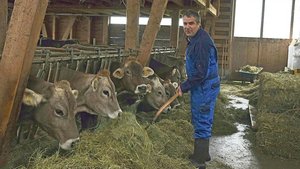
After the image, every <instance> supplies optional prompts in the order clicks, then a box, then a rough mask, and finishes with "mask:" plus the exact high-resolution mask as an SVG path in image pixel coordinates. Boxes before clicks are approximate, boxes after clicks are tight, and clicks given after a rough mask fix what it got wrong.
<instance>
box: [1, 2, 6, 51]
mask: <svg viewBox="0 0 300 169" xmlns="http://www.w3.org/2000/svg"><path fill="white" fill-rule="evenodd" d="M7 17H8V4H7V0H1V1H0V54H1V53H2V50H3V47H4V42H5V37H6V30H7Z"/></svg>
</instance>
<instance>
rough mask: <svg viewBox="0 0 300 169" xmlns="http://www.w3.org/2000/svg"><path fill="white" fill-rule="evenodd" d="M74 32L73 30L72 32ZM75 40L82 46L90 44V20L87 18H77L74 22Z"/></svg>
mask: <svg viewBox="0 0 300 169" xmlns="http://www.w3.org/2000/svg"><path fill="white" fill-rule="evenodd" d="M73 31H74V30H73ZM73 33H74V34H75V38H76V39H78V40H79V41H80V43H83V44H90V42H91V18H90V17H88V16H80V17H78V21H76V29H75V32H73Z"/></svg>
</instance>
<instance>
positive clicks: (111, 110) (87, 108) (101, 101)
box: [58, 67, 122, 119]
mask: <svg viewBox="0 0 300 169" xmlns="http://www.w3.org/2000/svg"><path fill="white" fill-rule="evenodd" d="M58 79H59V80H68V81H69V82H70V84H71V87H72V88H73V89H76V90H78V91H79V96H78V98H77V109H76V112H87V113H89V114H93V115H101V116H108V117H109V118H112V119H114V118H116V117H118V115H119V113H121V112H122V110H121V108H120V106H119V103H118V100H117V97H116V94H115V85H114V83H113V82H112V81H111V79H110V74H109V72H108V71H107V70H102V71H100V72H99V73H98V74H96V75H95V74H87V73H82V72H78V71H75V70H71V69H68V68H64V67H62V68H61V69H60V73H59V76H58Z"/></svg>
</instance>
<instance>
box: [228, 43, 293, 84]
mask: <svg viewBox="0 0 300 169" xmlns="http://www.w3.org/2000/svg"><path fill="white" fill-rule="evenodd" d="M289 43H290V40H289V39H259V38H241V37H236V38H234V39H233V44H232V49H233V50H232V70H231V76H230V79H237V80H238V79H240V77H239V75H238V73H235V70H238V69H239V68H240V67H241V66H243V65H252V66H259V67H263V68H264V71H268V72H278V71H281V70H284V67H285V66H286V65H287V59H288V46H289Z"/></svg>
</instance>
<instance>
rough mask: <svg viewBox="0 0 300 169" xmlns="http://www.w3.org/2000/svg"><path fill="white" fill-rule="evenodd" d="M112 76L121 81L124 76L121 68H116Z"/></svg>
mask: <svg viewBox="0 0 300 169" xmlns="http://www.w3.org/2000/svg"><path fill="white" fill-rule="evenodd" d="M113 76H114V77H115V78H117V79H122V78H123V76H124V71H123V70H122V69H121V68H118V69H117V70H115V71H114V73H113Z"/></svg>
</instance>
